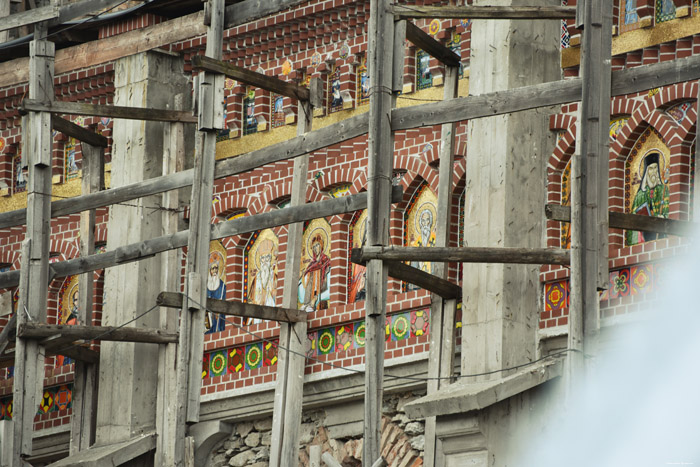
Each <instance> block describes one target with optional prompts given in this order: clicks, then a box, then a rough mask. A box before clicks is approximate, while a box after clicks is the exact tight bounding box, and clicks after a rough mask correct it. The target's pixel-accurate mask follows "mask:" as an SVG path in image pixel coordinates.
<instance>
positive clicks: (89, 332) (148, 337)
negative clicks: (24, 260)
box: [17, 323, 177, 344]
mask: <svg viewBox="0 0 700 467" xmlns="http://www.w3.org/2000/svg"><path fill="white" fill-rule="evenodd" d="M17 335H18V336H19V337H24V338H27V339H44V338H47V337H50V336H56V335H58V336H61V337H65V338H71V339H85V340H100V341H113V342H144V343H148V344H167V343H170V342H177V333H172V332H165V331H161V330H159V329H146V328H133V327H118V326H83V325H80V324H75V325H71V324H61V325H59V324H43V323H23V324H20V325H19V327H18V330H17Z"/></svg>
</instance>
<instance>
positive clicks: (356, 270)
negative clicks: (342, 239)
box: [348, 209, 367, 303]
mask: <svg viewBox="0 0 700 467" xmlns="http://www.w3.org/2000/svg"><path fill="white" fill-rule="evenodd" d="M350 236H351V237H350V248H362V245H364V244H365V241H366V239H367V210H366V209H365V210H364V211H362V212H361V213H360V214H359V215H358V216H356V217H355V218H354V220H353V221H352V223H351V224H350ZM349 264H350V268H349V269H350V270H349V273H350V274H349V277H348V303H355V302H359V301H360V300H364V299H365V298H366V297H367V290H366V275H367V271H366V269H365V267H364V266H362V265H360V264H355V263H349Z"/></svg>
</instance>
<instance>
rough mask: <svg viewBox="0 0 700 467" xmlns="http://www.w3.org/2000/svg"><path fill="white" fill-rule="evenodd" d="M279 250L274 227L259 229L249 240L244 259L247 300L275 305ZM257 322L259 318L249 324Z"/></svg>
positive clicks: (258, 303)
mask: <svg viewBox="0 0 700 467" xmlns="http://www.w3.org/2000/svg"><path fill="white" fill-rule="evenodd" d="M278 251H279V239H278V238H277V235H275V233H274V231H273V230H272V229H265V230H262V231H258V232H256V233H255V234H253V236H252V237H251V238H250V240H249V241H248V244H247V245H246V248H245V255H244V261H243V263H244V264H243V274H244V279H243V282H244V284H245V300H246V302H248V303H254V304H256V305H265V306H275V304H276V299H277V253H278ZM256 322H259V320H253V321H250V323H249V324H255V323H256Z"/></svg>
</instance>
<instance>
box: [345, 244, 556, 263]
mask: <svg viewBox="0 0 700 467" xmlns="http://www.w3.org/2000/svg"><path fill="white" fill-rule="evenodd" d="M373 259H380V260H383V261H425V262H442V263H453V262H454V263H503V264H559V265H568V264H569V251H568V250H560V249H552V248H511V247H409V246H388V247H381V246H365V247H363V248H353V249H352V254H351V260H352V262H353V263H358V264H364V263H366V262H368V261H371V260H373Z"/></svg>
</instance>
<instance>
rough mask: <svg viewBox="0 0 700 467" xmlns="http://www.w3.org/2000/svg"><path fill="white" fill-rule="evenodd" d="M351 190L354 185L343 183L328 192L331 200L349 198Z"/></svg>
mask: <svg viewBox="0 0 700 467" xmlns="http://www.w3.org/2000/svg"><path fill="white" fill-rule="evenodd" d="M350 188H352V184H350V183H343V184H341V185H338V186H336V187H333V188H331V189H330V190H328V195H329V196H330V197H331V198H342V197H343V196H348V195H349V194H350Z"/></svg>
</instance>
